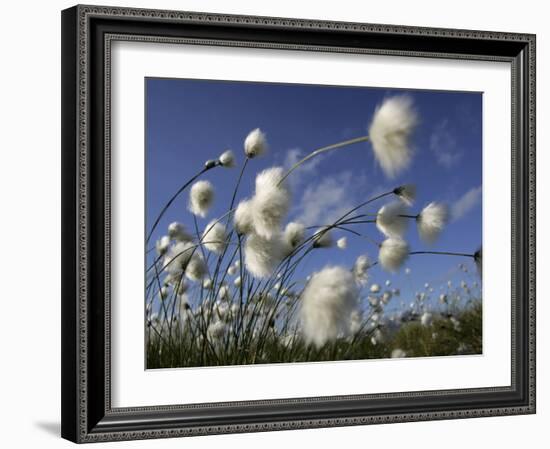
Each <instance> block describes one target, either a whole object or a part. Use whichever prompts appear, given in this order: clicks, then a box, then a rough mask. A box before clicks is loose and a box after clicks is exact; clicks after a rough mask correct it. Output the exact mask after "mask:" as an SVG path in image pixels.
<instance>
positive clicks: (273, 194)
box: [252, 167, 290, 238]
mask: <svg viewBox="0 0 550 449" xmlns="http://www.w3.org/2000/svg"><path fill="white" fill-rule="evenodd" d="M283 175H284V169H283V168H282V167H272V168H268V169H266V170H263V171H262V172H260V173H259V174H258V176H256V191H255V194H254V197H253V198H252V222H253V226H254V231H255V232H256V233H257V234H259V235H261V236H262V237H265V238H271V237H273V235H275V234H276V233H278V232H280V229H281V223H282V222H283V220H284V218H285V217H286V215H287V213H288V210H289V207H290V191H289V189H288V187H287V186H286V183H285V182H282V183H281V184H279V182H280V181H281V179H282V177H283Z"/></svg>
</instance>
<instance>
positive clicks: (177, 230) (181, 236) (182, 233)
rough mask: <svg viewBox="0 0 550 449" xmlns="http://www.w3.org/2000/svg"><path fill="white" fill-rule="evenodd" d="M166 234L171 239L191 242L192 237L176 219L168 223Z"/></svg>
mask: <svg viewBox="0 0 550 449" xmlns="http://www.w3.org/2000/svg"><path fill="white" fill-rule="evenodd" d="M168 235H169V236H170V238H171V239H174V240H177V241H178V242H191V241H192V240H193V237H192V236H191V234H189V232H187V229H185V226H184V225H183V224H181V223H178V222H177V221H174V222H173V223H170V224H169V225H168Z"/></svg>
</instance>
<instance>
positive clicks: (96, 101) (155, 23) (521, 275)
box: [61, 5, 535, 443]
mask: <svg viewBox="0 0 550 449" xmlns="http://www.w3.org/2000/svg"><path fill="white" fill-rule="evenodd" d="M116 40H126V41H128V40H133V41H141V42H155V43H171V44H174V43H176V44H177V43H184V44H194V45H218V46H241V47H250V48H263V49H265V50H266V51H269V49H288V50H303V51H317V52H340V53H362V54H383V55H400V56H417V57H428V58H447V59H466V60H468V59H469V60H473V59H475V60H489V61H504V62H508V63H509V64H510V65H511V73H512V83H511V93H512V117H511V121H510V123H511V135H512V141H511V146H512V173H511V177H512V204H511V210H512V285H511V299H512V310H511V317H512V328H511V335H512V342H511V343H512V344H511V348H512V354H511V366H510V370H511V379H512V382H511V385H510V386H506V387H493V388H474V389H458V390H446V391H422V392H400V393H388V394H368V395H353V396H337V397H335V396H328V397H315V398H290V399H281V400H263V401H240V402H230V403H213V404H212V403H209V404H186V405H172V406H150V407H139V408H113V407H112V406H111V382H110V380H111V378H110V366H111V353H110V329H111V321H110V305H111V304H110V301H111V297H110V243H111V241H110V213H111V209H110V181H111V172H110V95H111V92H110V63H111V59H110V56H111V53H110V51H111V43H112V42H113V41H116ZM529 413H535V36H534V35H531V34H515V33H503V32H487V31H468V30H455V29H436V28H422V27H405V26H394V25H376V24H365V23H347V22H346V23H345V22H330V21H315V20H302V19H288V18H271V17H255V16H236V15H218V14H204V13H194V12H179V11H160V10H146V9H133V8H132V9H131V8H119V7H100V6H85V5H84V6H83V5H78V6H75V7H72V8H70V9H67V10H64V11H63V12H62V427H61V429H62V430H61V433H62V436H63V437H64V438H67V439H69V440H71V441H74V442H78V443H84V442H96V441H114V440H131V439H146V438H165V437H176V436H193V435H205V434H217V433H232V432H257V431H271V430H285V429H300V428H314V427H328V426H350V425H361V424H375V423H395V422H405V421H423V420H436V419H449V418H468V417H482V416H498V415H514V414H529Z"/></svg>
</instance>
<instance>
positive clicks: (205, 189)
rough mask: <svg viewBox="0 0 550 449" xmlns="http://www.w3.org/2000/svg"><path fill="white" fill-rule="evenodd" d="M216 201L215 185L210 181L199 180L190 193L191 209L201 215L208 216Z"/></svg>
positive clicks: (193, 212) (195, 213)
mask: <svg viewBox="0 0 550 449" xmlns="http://www.w3.org/2000/svg"><path fill="white" fill-rule="evenodd" d="M213 202H214V186H213V185H212V183H211V182H210V181H205V180H202V181H197V182H196V183H195V184H193V185H192V186H191V191H190V193H189V210H190V211H191V213H192V214H194V215H198V216H199V217H202V218H204V217H206V215H207V214H208V210H209V209H210V207H211V206H212V203H213Z"/></svg>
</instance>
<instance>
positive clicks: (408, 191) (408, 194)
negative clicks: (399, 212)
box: [393, 184, 416, 206]
mask: <svg viewBox="0 0 550 449" xmlns="http://www.w3.org/2000/svg"><path fill="white" fill-rule="evenodd" d="M393 193H394V194H395V195H397V197H398V198H399V199H400V200H401V201H403V202H404V203H405V204H406V205H407V206H412V205H413V204H414V200H415V199H416V186H415V185H414V184H403V185H402V186H399V187H397V188H396V189H395V190H394V191H393Z"/></svg>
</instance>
